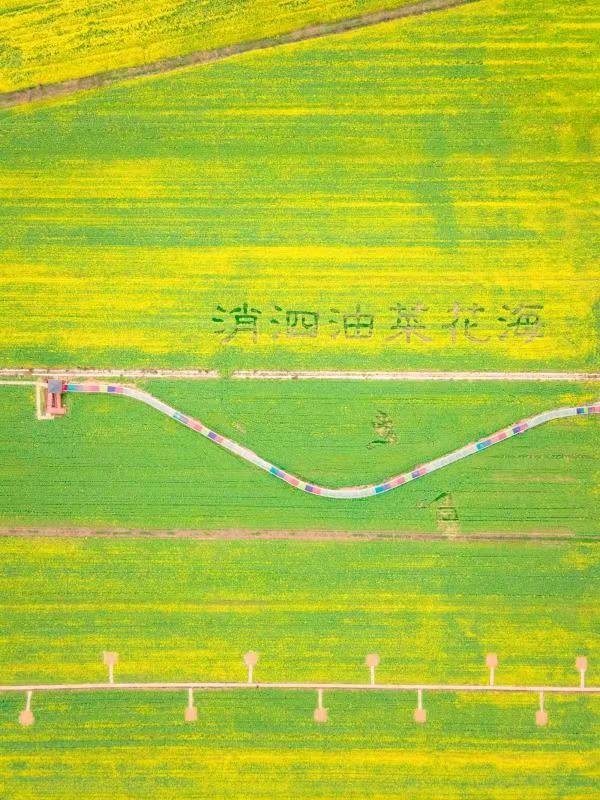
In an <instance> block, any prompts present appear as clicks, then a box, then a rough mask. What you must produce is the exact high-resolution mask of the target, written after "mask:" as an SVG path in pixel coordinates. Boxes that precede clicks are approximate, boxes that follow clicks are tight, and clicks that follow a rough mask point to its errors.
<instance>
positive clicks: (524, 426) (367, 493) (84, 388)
mask: <svg viewBox="0 0 600 800" xmlns="http://www.w3.org/2000/svg"><path fill="white" fill-rule="evenodd" d="M62 389H63V391H64V392H71V393H76V394H111V395H123V396H124V397H130V398H132V399H133V400H139V402H141V403H145V404H146V405H148V406H150V407H151V408H154V409H156V411H160V413H161V414H165V415H166V416H167V417H170V418H171V419H174V420H175V421H176V422H179V423H181V425H185V427H186V428H191V429H192V430H194V431H196V432H197V433H200V434H201V435H202V436H204V437H206V438H207V439H210V440H211V441H212V442H214V443H215V444H218V445H220V446H221V447H223V448H225V450H229V451H230V452H231V453H234V454H235V455H237V456H239V457H240V458H243V459H244V460H245V461H248V462H249V463H250V464H253V465H254V466H255V467H259V468H260V469H262V470H264V471H265V472H268V473H269V474H271V475H274V476H275V477H276V478H279V479H280V480H282V481H285V483H288V484H289V485H290V486H293V487H294V488H295V489H299V490H300V491H302V492H306V493H307V494H314V495H320V496H322V497H331V498H334V499H339V500H355V499H359V498H362V497H372V496H374V495H379V494H384V493H385V492H389V491H391V490H392V489H396V488H398V487H399V486H403V485H404V484H406V483H410V481H414V480H417V478H422V477H423V476H424V475H429V474H430V473H432V472H436V471H437V470H438V469H442V468H443V467H447V466H448V465H449V464H453V463H454V462H455V461H460V460H461V459H463V458H467V456H472V455H475V454H476V453H479V452H480V451H482V450H485V449H486V448H488V447H491V446H492V445H494V444H499V443H500V442H503V441H505V440H506V439H511V438H512V437H514V436H519V435H520V434H522V433H525V432H526V431H528V430H531V429H532V428H537V427H538V426H539V425H544V424H545V423H546V422H551V421H552V420H555V419H565V418H566V417H580V416H587V415H589V414H600V400H598V401H596V402H594V403H590V404H587V405H581V406H573V407H564V408H555V409H552V410H550V411H543V412H542V413H540V414H535V415H534V416H532V417H528V418H527V419H524V420H521V421H520V422H516V423H514V424H512V425H509V426H508V427H506V428H503V429H502V430H500V431H497V432H496V433H492V434H490V435H489V436H486V437H484V438H483V439H479V441H477V442H471V443H470V444H467V445H465V446H464V447H461V448H459V449H458V450H453V451H452V452H451V453H447V454H446V455H444V456H440V457H439V458H436V459H434V460H433V461H428V462H427V463H426V464H421V465H419V466H416V467H414V469H412V470H410V471H409V472H403V473H402V474H400V475H394V476H393V477H391V478H388V480H386V481H384V482H383V483H377V484H369V485H365V486H344V487H340V488H338V489H332V488H328V487H326V486H319V485H317V484H315V483H310V482H308V481H305V480H303V479H302V478H298V477H297V476H296V475H292V474H291V473H290V472H287V471H286V470H283V469H280V468H279V467H277V466H276V465H275V464H271V463H270V462H269V461H266V460H265V459H264V458H262V457H261V456H259V455H258V454H257V453H255V452H254V451H253V450H249V449H248V448H247V447H244V446H243V445H241V444H239V443H238V442H235V441H233V440H232V439H228V438H227V437H226V436H222V435H221V434H220V433H217V432H216V431H213V430H211V429H210V428H208V427H207V426H206V425H204V424H203V423H202V422H200V421H199V420H197V419H194V418H193V417H190V416H189V415H187V414H182V413H181V412H180V411H178V410H177V409H175V408H172V407H171V406H169V405H167V404H166V403H163V401H162V400H159V399H158V398H157V397H154V396H153V395H151V394H149V393H148V392H144V391H142V390H141V389H136V388H134V387H130V386H122V385H120V384H115V383H64V384H63V386H62Z"/></svg>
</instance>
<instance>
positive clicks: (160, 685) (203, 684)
mask: <svg viewBox="0 0 600 800" xmlns="http://www.w3.org/2000/svg"><path fill="white" fill-rule="evenodd" d="M182 689H200V690H202V689H203V690H206V691H210V690H211V689H214V690H223V689H229V690H237V689H243V690H256V689H276V690H277V689H278V690H284V691H285V690H306V691H315V690H317V689H325V690H328V691H344V692H363V691H364V692H374V691H375V692H416V691H419V690H420V691H423V692H452V693H454V692H483V693H484V694H493V693H495V692H498V693H512V694H519V693H535V694H538V693H539V692H544V693H547V694H600V686H577V685H573V686H526V685H522V686H521V685H515V686H511V685H506V686H505V685H502V684H491V685H490V684H485V683H465V684H461V683H328V682H323V683H315V682H306V683H303V682H294V681H290V682H289V683H278V682H265V681H261V682H259V683H255V682H252V683H249V682H243V681H154V682H143V681H139V682H138V681H135V682H133V681H132V682H124V683H116V682H115V683H105V682H99V683H40V684H35V683H31V684H18V685H17V684H14V685H13V684H4V685H0V693H8V692H68V691H74V692H86V691H88V692H93V691H150V692H154V691H178V690H182Z"/></svg>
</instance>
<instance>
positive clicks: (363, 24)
mask: <svg viewBox="0 0 600 800" xmlns="http://www.w3.org/2000/svg"><path fill="white" fill-rule="evenodd" d="M478 1H479V0H421V2H415V3H411V4H410V5H404V6H400V7H399V8H391V9H382V10H380V11H372V12H369V13H367V14H362V15H360V16H358V17H350V18H346V19H341V20H337V21H335V22H322V23H316V24H312V25H305V26H303V27H301V28H297V29H296V30H293V31H288V32H287V33H281V34H278V35H276V36H268V37H265V38H262V39H255V40H253V41H249V42H238V43H236V44H230V45H225V46H223V47H217V48H215V49H212V50H196V51H194V52H192V53H188V54H186V55H179V56H171V57H169V58H164V59H160V60H159V61H153V62H150V63H147V64H139V65H136V66H130V67H122V68H119V69H114V70H106V71H103V72H98V73H96V74H93V75H87V76H84V77H82V78H71V79H68V80H64V81H56V82H54V83H46V84H40V85H38V86H30V87H28V88H25V89H15V90H13V91H9V92H2V93H0V108H12V107H13V106H19V105H25V104H27V103H33V102H36V101H40V100H48V99H51V98H55V97H64V96H65V95H70V94H74V93H76V92H83V91H89V90H91V89H98V88H101V87H105V86H111V85H113V84H115V83H121V82H123V81H127V80H132V79H134V78H143V77H150V76H154V75H162V74H165V73H169V72H175V71H176V70H181V69H185V68H186V67H193V66H198V65H201V64H212V63H215V62H217V61H223V60H224V59H227V58H233V57H234V56H239V55H243V54H244V53H252V52H256V51H260V50H268V49H273V48H276V47H281V46H283V45H288V44H295V43H297V42H306V41H310V40H311V39H320V38H323V37H325V36H333V35H337V34H342V33H347V32H349V31H353V30H358V29H360V28H367V27H370V26H372V25H380V24H382V23H384V22H392V21H394V20H398V19H403V18H406V17H416V16H421V15H423V14H430V13H432V12H436V11H445V10H450V9H452V8H456V7H459V6H463V5H469V4H472V3H476V2H478Z"/></svg>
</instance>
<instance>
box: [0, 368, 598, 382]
mask: <svg viewBox="0 0 600 800" xmlns="http://www.w3.org/2000/svg"><path fill="white" fill-rule="evenodd" d="M225 377H227V376H224V375H221V373H219V372H218V371H217V370H214V369H121V368H119V367H114V368H111V369H106V368H102V369H77V368H74V369H73V368H69V367H65V368H64V369H42V368H35V369H34V368H31V367H5V368H2V369H0V379H2V378H41V379H44V378H64V379H65V380H68V379H70V378H90V379H92V378H131V379H136V378H138V379H140V380H141V379H151V378H168V379H171V378H172V379H175V380H191V381H196V380H216V379H219V378H225ZM229 377H231V378H232V379H233V380H257V381H260V380H269V381H272V380H277V381H288V380H300V381H302V380H311V381H312V380H326V381H534V382H539V381H544V382H547V381H566V382H577V383H581V382H583V383H587V382H593V381H600V372H548V371H544V372H481V371H472V372H455V371H446V372H443V371H439V370H433V371H432V370H427V371H413V372H410V371H409V372H406V371H398V372H386V371H379V372H369V371H361V370H300V371H294V370H236V371H235V372H233V373H232V374H231V376H229ZM6 383H11V384H12V383H13V381H7V380H0V384H6Z"/></svg>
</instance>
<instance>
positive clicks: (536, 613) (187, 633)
mask: <svg viewBox="0 0 600 800" xmlns="http://www.w3.org/2000/svg"><path fill="white" fill-rule="evenodd" d="M596 551H597V548H596V547H595V546H594V545H591V544H589V543H575V542H570V543H553V544H548V543H546V544H541V543H537V544H536V543H523V542H519V543H516V542H513V543H506V542H504V543H495V544H490V543H488V544H484V543H456V542H455V543H451V542H396V543H392V542H368V543H365V542H360V543H359V542H352V543H343V542H335V543H323V542H289V541H288V542H264V541H263V542H231V541H230V542H222V541H219V542H192V541H182V540H177V541H148V540H134V541H131V540H130V541H118V542H115V541H112V542H111V541H107V540H87V541H76V540H68V541H65V540H62V541H61V540H56V539H54V540H47V539H34V540H17V539H6V538H2V539H0V603H1V610H2V614H1V616H0V635H1V640H2V642H3V646H2V648H0V671H1V673H2V680H3V681H4V682H13V683H17V682H27V681H51V682H59V681H77V680H85V681H95V680H102V679H103V678H104V677H105V672H104V669H105V668H104V667H103V666H102V663H101V658H100V655H101V652H102V650H104V649H107V648H108V649H115V650H118V651H119V653H120V658H121V663H120V665H119V667H118V668H117V669H118V673H117V677H118V679H122V680H130V679H131V680H157V679H170V680H177V679H183V680H198V679H209V680H244V676H245V668H244V665H243V663H242V660H241V655H242V653H243V652H245V651H246V650H247V649H249V648H254V649H256V650H258V651H259V652H260V661H259V663H258V665H257V668H256V670H257V671H256V677H257V678H258V679H259V680H275V681H285V680H303V681H304V680H311V681H316V682H319V681H326V680H334V681H342V680H347V681H355V682H358V681H364V680H365V677H366V675H365V672H366V669H365V667H364V657H365V654H366V653H368V652H373V651H375V652H379V654H380V655H381V665H380V667H379V670H378V680H381V681H388V680H405V681H406V682H413V681H414V682H425V681H428V682H435V681H444V682H446V681H457V682H485V681H486V679H487V673H486V669H485V666H484V657H485V653H486V652H488V651H494V652H497V653H498V655H499V659H500V665H499V668H498V680H499V681H501V682H505V683H511V682H514V683H520V682H523V683H527V684H529V685H532V684H534V685H535V684H539V683H544V682H548V683H553V684H561V683H562V684H566V685H572V684H574V683H576V681H577V679H578V675H577V673H576V671H575V669H574V659H575V657H576V655H578V654H579V653H581V652H585V653H587V655H588V657H589V661H590V669H589V675H588V681H589V683H590V685H591V684H593V683H597V682H598V664H599V663H600V652H598V639H597V630H598V623H599V618H598V591H597V586H598V577H599V576H598V559H597V552H596ZM424 699H425V706H426V708H427V711H428V722H427V724H426V725H425V726H416V725H415V724H414V723H413V722H412V711H413V709H414V707H415V702H416V698H415V697H413V696H411V695H390V694H385V695H384V694H379V693H377V692H375V693H373V694H370V693H369V694H367V693H364V692H363V693H362V694H341V693H337V694H336V693H326V694H325V704H326V706H327V707H328V708H329V714H330V721H329V723H328V724H327V725H324V726H317V725H315V724H314V722H313V721H312V710H313V708H314V703H315V696H314V693H312V692H310V693H293V692H289V693H275V692H264V693H263V692H251V693H239V692H238V693H223V692H217V693H212V694H206V693H201V692H197V693H196V704H197V706H198V711H199V720H198V723H197V724H195V725H189V724H188V725H186V723H184V721H183V708H184V706H185V703H186V701H187V698H186V694H185V692H180V693H166V694H164V695H163V694H156V693H152V694H131V693H129V694H124V693H117V694H116V695H106V694H99V693H96V694H94V693H92V694H86V695H65V694H56V695H52V696H49V695H43V694H41V693H38V694H34V697H33V709H34V712H35V714H36V723H35V725H34V726H33V727H32V728H25V729H24V728H21V727H19V726H18V724H17V722H16V718H17V714H18V711H19V710H20V708H22V704H23V702H24V700H23V697H21V696H7V695H4V696H1V697H0V791H1V793H2V797H6V798H10V800H30V798H31V799H33V798H39V797H43V798H44V800H65V799H66V798H69V799H70V798H76V797H77V798H79V797H86V798H91V799H93V800H105V799H106V800H108V798H111V800H130V798H140V797H151V798H152V799H153V800H155V798H156V800H163V798H165V799H166V798H175V797H176V798H185V799H186V800H187V798H189V800H192V798H193V800H198V798H211V800H215V798H216V799H217V800H221V799H223V800H224V799H225V798H227V800H233V798H236V799H237V798H240V800H242V799H243V800H246V799H247V798H249V797H256V798H261V799H262V800H279V799H280V798H281V800H289V799H290V798H308V799H309V800H317V799H319V800H321V799H322V800H325V799H326V798H327V800H329V799H330V798H342V797H343V798H356V800H358V799H359V798H361V800H362V798H365V797H369V798H397V797H398V796H399V793H400V792H401V793H402V795H403V796H410V797H411V798H418V799H419V800H431V798H434V797H435V798H436V800H437V798H448V799H451V800H471V799H472V800H475V799H476V800H481V799H482V798H485V799H486V800H487V799H488V798H494V800H500V799H501V800H514V798H524V797H528V798H535V800H542V798H543V800H558V799H559V798H560V800H575V799H576V798H577V800H583V798H587V799H589V800H592V798H594V797H596V796H597V786H598V783H597V781H598V778H599V775H598V764H599V756H600V751H599V748H598V738H597V733H598V730H599V726H600V705H599V701H598V699H597V698H595V697H588V698H583V697H573V698H553V697H547V701H546V707H547V709H548V712H549V719H550V721H549V725H548V727H547V728H545V729H540V728H536V727H535V724H534V712H535V709H536V704H537V697H536V696H535V695H533V696H516V697H509V696H504V695H502V696H500V695H494V696H487V697H481V696H467V695H458V696H454V695H445V694H441V695H431V694H430V695H428V694H427V693H426V694H425V698H424Z"/></svg>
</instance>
